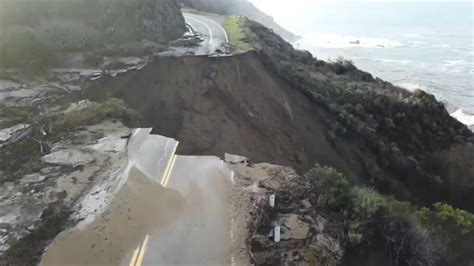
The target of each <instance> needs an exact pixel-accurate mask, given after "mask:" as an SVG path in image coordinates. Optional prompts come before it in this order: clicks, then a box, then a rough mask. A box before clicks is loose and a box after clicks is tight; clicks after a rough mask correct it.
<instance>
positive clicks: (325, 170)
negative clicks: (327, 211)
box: [306, 165, 352, 209]
mask: <svg viewBox="0 0 474 266" xmlns="http://www.w3.org/2000/svg"><path fill="white" fill-rule="evenodd" d="M306 176H307V177H308V178H309V179H310V180H311V181H312V182H313V184H314V185H315V187H316V189H317V190H318V191H319V192H320V194H319V195H318V199H317V205H319V206H325V207H330V208H334V209H348V208H351V205H352V202H351V198H352V191H351V185H350V184H349V182H348V181H347V179H346V178H345V177H344V175H342V174H341V173H339V172H338V171H336V169H334V168H331V167H329V166H323V167H321V166H319V165H317V166H316V167H314V168H312V169H311V170H309V172H308V173H307V174H306Z"/></svg>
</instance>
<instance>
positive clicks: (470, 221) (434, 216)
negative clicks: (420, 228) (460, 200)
mask: <svg viewBox="0 0 474 266" xmlns="http://www.w3.org/2000/svg"><path fill="white" fill-rule="evenodd" d="M418 216H419V219H420V220H421V222H423V224H425V225H427V226H433V224H435V223H437V222H436V220H440V221H443V222H445V223H452V224H454V225H456V226H457V227H459V229H461V231H462V232H463V233H469V232H472V231H474V215H473V214H472V213H470V212H468V211H465V210H461V209H455V208H453V206H451V205H449V204H446V203H440V202H438V203H435V204H433V207H432V208H431V209H429V208H426V207H424V208H422V209H421V210H420V211H419V212H418Z"/></svg>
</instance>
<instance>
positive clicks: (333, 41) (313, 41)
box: [299, 33, 404, 48]
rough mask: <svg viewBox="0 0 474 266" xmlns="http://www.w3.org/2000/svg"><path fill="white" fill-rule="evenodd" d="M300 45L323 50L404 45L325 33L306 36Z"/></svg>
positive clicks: (395, 42)
mask: <svg viewBox="0 0 474 266" xmlns="http://www.w3.org/2000/svg"><path fill="white" fill-rule="evenodd" d="M299 44H301V46H306V47H308V46H310V47H311V46H312V47H322V48H351V47H363V48H393V47H400V46H403V45H404V44H403V43H401V42H399V41H396V40H390V39H384V38H372V37H367V36H349V35H337V34H323V33H312V34H309V35H307V36H304V38H303V39H302V40H300V41H299Z"/></svg>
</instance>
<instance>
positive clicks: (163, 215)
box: [41, 167, 184, 265]
mask: <svg viewBox="0 0 474 266" xmlns="http://www.w3.org/2000/svg"><path fill="white" fill-rule="evenodd" d="M183 205H184V201H183V198H182V197H181V196H180V195H179V194H178V192H177V191H175V190H172V189H166V188H163V187H162V186H161V185H159V184H158V183H155V182H153V181H152V180H150V179H149V178H148V176H146V175H145V174H143V173H142V172H141V171H140V170H138V169H137V168H135V167H132V169H131V170H130V174H129V178H128V180H127V183H126V184H125V185H124V186H123V187H122V188H121V189H120V191H119V193H118V194H117V195H116V196H115V198H114V199H113V200H112V202H111V203H110V205H109V207H108V208H107V209H106V211H105V212H104V213H103V214H101V215H100V216H99V217H98V219H96V220H95V221H94V222H92V223H90V224H88V225H86V226H85V227H84V228H82V227H80V226H79V227H77V228H75V229H73V230H72V231H64V232H63V233H61V235H59V236H58V237H57V238H56V239H55V240H54V242H53V243H52V244H51V246H50V247H49V248H48V250H47V251H46V253H45V255H44V257H43V260H42V262H41V264H42V265H66V264H71V263H74V264H81V265H91V264H102V265H106V264H107V265H112V264H113V265H119V264H127V263H129V262H130V258H131V257H132V253H133V250H134V249H135V248H136V247H137V246H138V245H139V244H141V243H142V241H143V239H144V238H145V235H146V234H149V233H151V232H153V231H156V230H157V229H159V228H162V227H164V226H165V225H167V224H170V223H171V222H172V221H173V220H175V219H176V218H177V217H178V215H179V214H180V213H181V212H182V211H183ZM127 258H128V261H127Z"/></svg>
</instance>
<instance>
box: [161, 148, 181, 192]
mask: <svg viewBox="0 0 474 266" xmlns="http://www.w3.org/2000/svg"><path fill="white" fill-rule="evenodd" d="M176 157H178V156H176V155H174V156H173V159H172V160H171V164H170V168H169V171H168V174H167V175H166V176H165V180H164V181H163V184H162V185H163V186H164V187H166V186H167V185H168V181H169V180H170V176H171V172H172V171H173V167H174V164H175V162H176Z"/></svg>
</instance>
